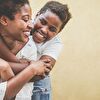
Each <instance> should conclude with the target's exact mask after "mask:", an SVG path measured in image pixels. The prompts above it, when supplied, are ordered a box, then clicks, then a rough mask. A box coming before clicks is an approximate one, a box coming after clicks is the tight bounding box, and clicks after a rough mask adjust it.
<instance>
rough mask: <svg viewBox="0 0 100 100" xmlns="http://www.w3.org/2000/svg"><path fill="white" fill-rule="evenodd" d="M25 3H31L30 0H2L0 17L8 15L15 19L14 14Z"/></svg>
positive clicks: (0, 2)
mask: <svg viewBox="0 0 100 100" xmlns="http://www.w3.org/2000/svg"><path fill="white" fill-rule="evenodd" d="M25 4H28V5H29V1H28V0H0V17H1V16H6V17H8V18H9V19H11V20H13V19H14V15H15V14H16V13H17V12H18V11H20V8H21V7H22V6H24V5H25Z"/></svg>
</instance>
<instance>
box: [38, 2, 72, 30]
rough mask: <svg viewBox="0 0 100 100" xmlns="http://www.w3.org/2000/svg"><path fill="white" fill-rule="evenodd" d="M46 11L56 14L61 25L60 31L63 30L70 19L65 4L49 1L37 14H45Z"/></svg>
mask: <svg viewBox="0 0 100 100" xmlns="http://www.w3.org/2000/svg"><path fill="white" fill-rule="evenodd" d="M47 10H50V11H51V12H53V13H54V14H56V15H57V16H58V17H59V18H60V20H61V21H62V23H63V24H62V26H61V28H60V31H61V30H62V29H63V28H64V26H65V25H66V24H67V22H68V21H69V20H70V18H71V13H70V12H69V8H68V6H67V4H62V3H60V2H57V1H49V2H47V3H46V4H45V5H44V6H43V7H42V8H41V9H40V11H39V13H40V14H42V13H45V12H46V11H47Z"/></svg>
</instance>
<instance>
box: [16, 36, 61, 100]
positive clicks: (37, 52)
mask: <svg viewBox="0 0 100 100" xmlns="http://www.w3.org/2000/svg"><path fill="white" fill-rule="evenodd" d="M61 49H62V43H61V41H60V38H59V37H58V36H56V37H54V38H53V39H51V40H49V41H47V42H46V43H41V44H37V43H35V42H34V41H33V39H32V36H30V39H29V41H28V43H27V44H26V45H25V47H24V48H22V50H21V51H20V52H19V53H18V54H17V57H18V58H27V59H29V60H36V58H37V60H38V59H39V58H40V57H41V56H42V55H48V56H51V57H52V58H54V59H55V60H57V58H58V56H59V53H60V51H61ZM32 87H33V84H31V83H30V84H29V83H27V84H26V85H25V86H24V87H23V88H22V90H21V91H20V92H19V93H18V94H17V96H16V100H31V95H32V94H31V92H32V89H33V88H32ZM25 91H27V94H26V92H25ZM26 96H27V97H26Z"/></svg>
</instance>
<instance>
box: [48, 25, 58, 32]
mask: <svg viewBox="0 0 100 100" xmlns="http://www.w3.org/2000/svg"><path fill="white" fill-rule="evenodd" d="M49 30H50V31H51V32H56V31H57V29H56V28H55V27H54V26H50V27H49Z"/></svg>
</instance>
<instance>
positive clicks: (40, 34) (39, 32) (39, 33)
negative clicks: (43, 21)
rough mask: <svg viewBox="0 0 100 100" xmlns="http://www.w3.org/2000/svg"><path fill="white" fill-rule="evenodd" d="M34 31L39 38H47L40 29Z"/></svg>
mask: <svg viewBox="0 0 100 100" xmlns="http://www.w3.org/2000/svg"><path fill="white" fill-rule="evenodd" d="M36 33H38V35H39V36H40V37H41V38H44V39H46V38H47V36H46V35H45V34H44V33H43V32H41V31H36Z"/></svg>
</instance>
